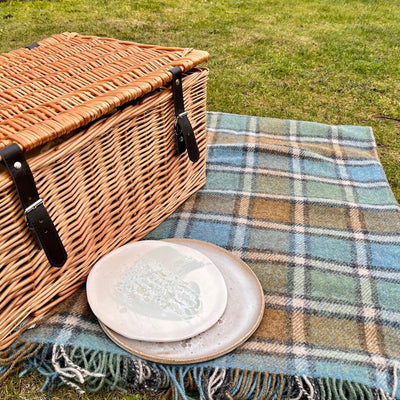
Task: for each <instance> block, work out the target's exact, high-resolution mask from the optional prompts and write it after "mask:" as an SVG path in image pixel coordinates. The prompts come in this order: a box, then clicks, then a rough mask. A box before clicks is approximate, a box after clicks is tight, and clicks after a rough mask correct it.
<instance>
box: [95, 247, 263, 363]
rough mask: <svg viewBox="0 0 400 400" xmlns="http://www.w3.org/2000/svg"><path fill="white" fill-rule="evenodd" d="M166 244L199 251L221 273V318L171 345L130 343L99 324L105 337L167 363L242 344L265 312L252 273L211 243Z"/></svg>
mask: <svg viewBox="0 0 400 400" xmlns="http://www.w3.org/2000/svg"><path fill="white" fill-rule="evenodd" d="M168 243H174V244H180V245H185V246H187V247H189V248H190V249H193V250H197V251H201V252H202V253H203V254H205V255H206V256H207V257H208V258H210V259H211V260H212V261H213V262H214V264H215V265H216V266H217V267H218V269H219V270H220V271H221V273H222V275H223V277H224V279H225V283H226V286H227V288H228V304H227V307H226V310H225V312H224V314H223V315H222V317H221V318H220V319H219V320H218V322H217V323H216V324H215V325H213V326H212V327H211V328H210V329H208V330H207V331H205V332H203V333H201V334H199V335H197V336H195V337H192V338H190V339H187V340H183V341H176V342H170V343H150V342H144V341H140V340H130V339H127V338H125V337H123V336H122V335H119V334H118V333H116V332H114V331H113V330H112V329H110V328H109V327H108V326H105V325H104V324H102V323H101V326H102V328H103V330H104V331H105V332H106V334H107V335H108V336H109V337H110V339H112V340H113V341H114V342H115V343H117V344H118V345H119V346H120V347H122V348H123V349H125V350H127V351H128V352H130V353H132V354H135V355H137V356H139V357H141V358H143V359H146V360H150V361H155V362H160V363H167V364H188V363H192V362H200V361H207V360H211V359H213V358H216V357H219V356H222V355H223V354H226V353H228V352H230V351H231V350H233V349H235V348H236V347H238V346H239V345H240V344H242V343H243V342H245V341H246V340H247V339H248V338H249V337H250V336H251V335H252V334H253V333H254V331H255V330H256V329H257V327H258V325H259V324H260V322H261V319H262V316H263V313H264V294H263V290H262V287H261V285H260V283H259V281H258V279H257V277H256V276H255V274H254V273H253V271H252V270H251V269H250V268H249V267H248V266H247V264H245V263H244V262H243V261H242V260H241V259H240V258H238V257H236V256H234V255H233V254H232V253H230V252H228V251H226V250H224V249H222V248H220V247H217V246H215V245H212V244H210V243H206V242H201V241H197V240H190V239H169V240H168Z"/></svg>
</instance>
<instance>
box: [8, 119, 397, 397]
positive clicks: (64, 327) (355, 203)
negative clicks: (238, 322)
mask: <svg viewBox="0 0 400 400" xmlns="http://www.w3.org/2000/svg"><path fill="white" fill-rule="evenodd" d="M208 131H209V146H208V156H207V157H208V159H207V183H206V185H205V186H204V187H203V188H202V189H201V190H200V191H199V192H198V193H196V194H195V195H193V196H192V197H191V198H190V199H189V200H188V201H187V202H185V203H184V204H183V205H182V206H181V207H180V208H179V210H178V211H176V212H175V213H174V214H173V215H172V216H171V217H169V218H168V219H167V220H165V221H164V222H163V223H162V224H161V225H160V226H159V227H158V228H156V229H155V230H154V231H153V232H151V234H149V235H148V236H147V237H146V239H163V238H172V237H174V238H192V239H198V240H204V241H207V242H211V243H214V244H216V245H218V246H221V247H223V248H225V249H227V250H230V251H232V252H233V253H235V254H236V255H238V256H240V257H241V258H242V259H243V260H244V261H245V262H246V263H247V264H248V265H249V266H250V267H251V268H252V269H253V271H254V272H255V273H256V275H257V276H258V278H259V280H260V282H261V283H262V286H263V289H264V293H265V315H264V318H263V321H262V323H261V325H260V327H259V328H258V330H257V331H256V332H255V334H254V335H253V336H252V337H251V338H250V339H249V340H248V341H247V342H246V343H244V344H243V345H241V346H240V347H239V348H238V349H237V350H235V351H233V352H231V353H229V354H227V355H225V356H222V357H219V358H217V359H215V360H212V361H209V362H204V363H199V364H191V365H184V366H172V365H161V364H156V363H152V362H146V361H144V360H140V359H138V358H136V357H134V356H131V355H129V354H128V353H126V352H125V351H124V350H122V349H120V348H119V347H118V346H116V345H115V344H114V343H112V342H111V341H110V340H108V339H107V337H106V336H105V334H104V333H103V332H102V330H101V328H100V327H99V325H98V323H97V321H96V319H95V318H94V317H93V315H92V314H91V312H90V310H89V308H88V306H87V302H86V297H85V292H84V291H81V292H78V293H77V295H76V296H75V298H74V299H73V301H72V303H68V305H67V306H65V307H64V309H60V310H59V312H58V313H57V314H55V315H53V316H52V317H51V318H49V319H48V320H47V321H45V322H43V324H41V325H40V326H38V327H36V328H35V329H31V330H29V331H27V332H25V333H24V335H23V341H25V344H26V343H32V345H34V344H37V346H40V348H38V349H36V351H35V355H33V356H32V357H30V358H29V359H28V360H27V361H25V367H26V369H27V370H29V369H32V368H35V369H38V370H39V371H40V372H41V373H42V374H43V375H44V376H46V377H47V381H46V383H47V384H48V385H50V386H51V383H53V384H58V383H60V382H61V383H62V382H63V383H66V384H69V385H71V386H74V387H75V388H77V389H84V388H85V387H86V388H89V389H91V390H97V389H99V388H100V387H103V386H105V385H106V386H108V387H109V388H123V387H127V386H133V387H144V388H145V389H147V390H162V389H168V388H169V389H170V390H171V392H172V394H173V395H174V396H175V397H176V398H179V397H181V398H188V394H187V393H188V390H190V389H197V390H198V391H199V392H200V395H201V397H202V398H206V399H211V398H229V399H230V398H238V399H254V400H256V399H257V400H258V399H262V398H267V399H283V398H285V399H298V400H299V399H303V398H304V399H326V400H328V399H329V400H331V399H332V400H333V399H338V400H339V399H340V400H344V399H372V398H375V399H382V400H389V399H393V398H395V397H397V398H400V386H398V385H397V376H398V365H399V364H398V362H399V361H400V269H399V266H400V261H399V260H400V212H399V207H398V204H397V202H396V200H395V198H394V196H393V194H392V192H391V190H390V187H389V185H388V182H387V180H386V177H385V174H384V172H383V169H382V166H381V164H380V162H379V160H378V156H377V152H376V144H375V140H374V137H373V132H372V130H371V128H369V127H359V126H329V125H324V124H319V123H312V122H302V121H288V120H278V119H271V118H259V117H251V116H240V115H232V114H224V113H214V112H211V113H208ZM39 343H42V344H41V345H39ZM17 350H18V349H16V350H15V351H17ZM6 369H7V367H3V372H4V371H5V370H6Z"/></svg>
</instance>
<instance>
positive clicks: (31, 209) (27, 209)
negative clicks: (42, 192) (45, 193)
mask: <svg viewBox="0 0 400 400" xmlns="http://www.w3.org/2000/svg"><path fill="white" fill-rule="evenodd" d="M42 204H43V200H42V199H41V198H39V199H38V200H36V201H35V202H34V203H32V204H31V205H30V206H28V207H26V208H25V215H27V214H29V213H30V212H31V211H33V210H34V209H35V208H37V207H39V206H40V205H42Z"/></svg>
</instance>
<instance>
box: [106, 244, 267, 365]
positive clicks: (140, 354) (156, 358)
mask: <svg viewBox="0 0 400 400" xmlns="http://www.w3.org/2000/svg"><path fill="white" fill-rule="evenodd" d="M160 241H164V242H173V243H174V242H178V243H179V242H180V243H194V244H196V243H197V244H198V245H203V246H205V247H211V248H213V249H214V250H215V251H218V252H222V253H225V254H226V255H227V256H229V257H230V258H233V259H235V261H236V262H237V264H238V265H240V267H241V268H242V269H244V270H245V271H246V272H247V273H248V274H249V275H250V276H251V277H252V280H254V282H255V283H256V284H257V288H258V289H259V290H258V293H257V296H258V297H259V298H260V303H261V304H260V307H259V310H258V315H257V318H256V319H255V321H254V322H253V324H252V325H251V327H249V329H248V331H247V333H246V334H245V335H244V336H243V337H241V338H239V339H238V340H236V341H235V342H234V343H231V344H230V345H229V346H226V347H224V348H223V349H221V350H218V351H215V352H213V353H212V354H208V355H204V356H200V357H186V358H184V359H180V360H172V359H170V358H166V357H160V356H155V355H151V354H148V353H145V352H143V351H140V350H136V349H135V350H132V348H128V346H127V345H125V344H124V343H123V342H122V341H121V340H120V339H119V338H118V337H117V336H116V335H118V336H121V337H123V336H122V335H120V334H118V333H117V332H114V331H113V330H112V329H111V328H109V327H108V326H106V325H105V324H104V323H103V322H101V321H100V320H99V324H100V326H101V328H102V329H103V331H104V332H105V333H106V335H107V336H108V337H109V338H110V339H111V340H112V341H114V342H115V343H116V344H117V345H118V346H120V347H121V348H122V349H124V350H125V351H127V352H128V353H130V354H133V355H135V356H137V357H140V358H142V359H144V360H148V361H152V362H157V363H162V364H171V365H184V364H191V363H199V362H205V361H209V360H213V359H215V358H217V357H220V356H223V355H225V354H227V353H229V352H231V351H232V350H234V349H235V348H237V347H238V346H240V345H241V344H243V343H244V342H245V341H246V340H247V339H249V338H250V337H251V336H252V335H253V333H254V332H255V331H256V330H257V328H258V327H259V325H260V323H261V321H262V319H263V316H264V311H265V296H264V290H263V288H262V286H261V283H260V281H259V279H258V277H257V275H256V274H255V273H254V271H253V270H252V269H251V268H250V267H249V266H248V265H247V264H246V263H245V262H244V261H243V260H242V259H241V258H240V257H239V256H237V255H235V254H233V253H232V252H230V251H228V250H226V249H224V248H222V247H220V246H217V245H215V244H213V243H210V242H206V241H203V240H197V239H185V238H168V239H160ZM183 245H184V244H183ZM189 247H190V246H189ZM217 268H218V265H217ZM218 269H219V268H218ZM221 274H222V272H221ZM228 302H229V294H228ZM213 326H214V325H213ZM209 329H211V328H209ZM205 332H207V330H206V331H204V332H202V333H205ZM202 333H200V335H201V334H202ZM127 339H128V338H127ZM128 340H137V339H128ZM182 341H183V340H182ZM176 342H180V341H179V340H178V341H176ZM155 343H157V342H155ZM164 343H166V344H167V343H168V342H164ZM169 343H172V342H169Z"/></svg>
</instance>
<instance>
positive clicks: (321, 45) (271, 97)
mask: <svg viewBox="0 0 400 400" xmlns="http://www.w3.org/2000/svg"><path fill="white" fill-rule="evenodd" d="M64 31H75V32H79V33H81V34H86V35H104V36H110V37H116V38H120V39H126V40H133V41H137V42H142V43H153V44H160V45H165V46H169V45H171V46H181V47H195V48H198V49H203V50H207V51H208V52H209V53H210V55H211V58H210V61H209V62H208V63H207V67H208V68H209V69H210V81H209V92H208V93H209V95H208V109H209V110H213V111H223V112H231V113H239V114H251V115H259V116H269V117H276V118H290V119H298V120H310V121H318V122H324V123H328V124H354V125H369V126H372V128H373V130H374V133H375V137H376V140H377V143H378V151H379V155H380V158H381V161H382V164H383V166H384V169H385V172H386V174H387V177H388V179H389V183H390V185H391V188H392V190H393V192H394V194H395V196H396V198H397V200H398V201H400V182H399V179H398V178H399V176H400V102H399V99H400V73H399V72H400V71H399V64H400V63H399V60H400V7H398V2H397V1H396V0H393V1H390V0H386V1H385V0H336V1H331V0H307V1H306V0H287V1H282V0H253V1H244V0H213V1H211V0H174V1H172V0H163V1H158V0H152V1H150V0H136V1H128V0H125V1H122V0H103V1H101V0H79V1H78V0H67V1H4V0H3V1H2V0H0V52H6V51H8V50H11V49H14V48H17V47H24V46H26V45H28V44H30V43H31V42H33V41H38V40H40V39H42V38H45V37H47V36H50V35H52V34H54V33H59V32H64ZM37 381H38V379H37V378H32V385H34V386H33V390H31V392H32V393H35V392H37V390H36V389H37V388H38V387H39V386H40V385H39V386H38V385H37V384H36V382H37ZM39 381H40V379H39ZM3 385H4V384H3ZM19 385H20V383H19V381H18V380H16V379H15V378H14V379H11V380H8V381H7V382H6V384H5V385H4V386H3V389H0V394H1V390H3V391H4V390H5V392H4V393H7V391H8V392H12V391H13V390H14V389H15V390H14V392H13V393H14V394H13V396H14V397H10V398H13V399H14V398H15V399H17V398H29V399H31V398H32V399H33V398H39V397H28V395H21V396H25V397H16V396H17V394H16V393H18V389H17V388H18V387H19ZM31 389H32V387H31ZM21 390H22V389H21ZM21 390H20V391H21ZM22 391H23V390H22ZM60 393H61V394H58V396H59V397H60V398H70V397H67V396H68V394H67V393H68V391H61V392H60ZM71 398H76V397H71ZM88 398H89V397H88ZM90 398H93V399H103V398H105V395H104V393H103V394H102V395H97V397H96V395H94V397H92V395H91V397H90ZM116 398H117V397H116ZM122 398H123V397H122Z"/></svg>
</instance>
